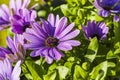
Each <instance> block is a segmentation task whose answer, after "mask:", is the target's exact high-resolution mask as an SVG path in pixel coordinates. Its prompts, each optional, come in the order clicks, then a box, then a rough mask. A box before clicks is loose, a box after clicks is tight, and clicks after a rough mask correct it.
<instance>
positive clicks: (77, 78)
mask: <svg viewBox="0 0 120 80" xmlns="http://www.w3.org/2000/svg"><path fill="white" fill-rule="evenodd" d="M86 77H87V72H86V71H85V70H83V69H82V68H81V67H80V66H79V65H76V66H75V70H74V75H73V80H85V79H86Z"/></svg>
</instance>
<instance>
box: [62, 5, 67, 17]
mask: <svg viewBox="0 0 120 80" xmlns="http://www.w3.org/2000/svg"><path fill="white" fill-rule="evenodd" d="M60 9H61V11H62V13H63V14H64V15H67V10H68V5H66V4H63V5H61V6H60Z"/></svg>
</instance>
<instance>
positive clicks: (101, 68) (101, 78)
mask: <svg viewBox="0 0 120 80" xmlns="http://www.w3.org/2000/svg"><path fill="white" fill-rule="evenodd" d="M106 74H107V61H104V62H102V63H100V64H99V65H97V66H96V67H94V68H93V70H92V72H91V73H90V78H91V80H105V77H106Z"/></svg>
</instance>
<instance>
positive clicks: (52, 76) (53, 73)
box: [44, 70, 57, 80]
mask: <svg viewBox="0 0 120 80" xmlns="http://www.w3.org/2000/svg"><path fill="white" fill-rule="evenodd" d="M56 75H57V72H56V71H55V70H54V71H50V72H49V73H48V74H47V75H45V76H44V80H55V78H56Z"/></svg>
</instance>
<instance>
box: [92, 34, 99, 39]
mask: <svg viewBox="0 0 120 80" xmlns="http://www.w3.org/2000/svg"><path fill="white" fill-rule="evenodd" d="M94 37H96V38H97V39H98V40H99V39H100V35H99V34H93V35H91V38H94Z"/></svg>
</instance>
